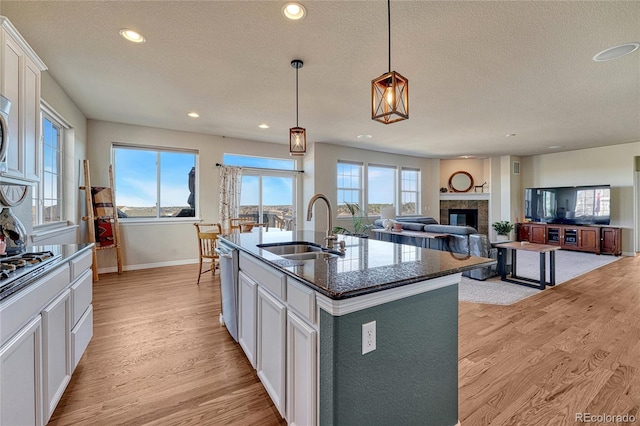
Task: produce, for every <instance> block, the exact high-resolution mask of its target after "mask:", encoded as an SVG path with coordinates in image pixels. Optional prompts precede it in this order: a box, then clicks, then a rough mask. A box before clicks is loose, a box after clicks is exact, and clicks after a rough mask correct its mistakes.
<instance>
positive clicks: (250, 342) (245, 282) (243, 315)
mask: <svg viewBox="0 0 640 426" xmlns="http://www.w3.org/2000/svg"><path fill="white" fill-rule="evenodd" d="M238 277H239V278H238V281H239V283H238V293H239V294H238V343H239V344H240V346H241V347H242V349H243V350H244V353H245V355H247V358H248V359H249V362H250V363H251V366H252V367H253V368H256V308H257V305H256V303H257V297H258V284H257V283H256V282H255V281H254V280H253V279H251V277H249V276H248V275H247V274H245V273H243V272H242V271H240V273H239V274H238Z"/></svg>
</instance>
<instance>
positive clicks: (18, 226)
mask: <svg viewBox="0 0 640 426" xmlns="http://www.w3.org/2000/svg"><path fill="white" fill-rule="evenodd" d="M0 230H1V232H2V234H3V235H4V240H5V243H6V251H7V255H9V256H12V255H14V254H20V253H22V252H23V251H24V242H25V240H26V239H27V231H26V229H25V228H24V225H23V224H22V222H20V220H19V219H18V218H17V217H16V216H15V215H14V214H13V212H12V211H11V209H10V208H8V207H5V208H4V209H2V212H0Z"/></svg>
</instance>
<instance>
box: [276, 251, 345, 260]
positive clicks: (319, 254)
mask: <svg viewBox="0 0 640 426" xmlns="http://www.w3.org/2000/svg"><path fill="white" fill-rule="evenodd" d="M338 256H339V255H337V254H335V253H329V252H326V251H309V252H306V253H293V254H281V255H280V257H284V258H285V259H289V260H322V259H331V258H332V257H338Z"/></svg>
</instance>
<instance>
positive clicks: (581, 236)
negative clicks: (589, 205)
mask: <svg viewBox="0 0 640 426" xmlns="http://www.w3.org/2000/svg"><path fill="white" fill-rule="evenodd" d="M578 248H579V249H580V250H585V251H591V252H594V253H597V254H600V228H597V227H580V228H578Z"/></svg>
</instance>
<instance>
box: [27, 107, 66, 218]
mask: <svg viewBox="0 0 640 426" xmlns="http://www.w3.org/2000/svg"><path fill="white" fill-rule="evenodd" d="M68 128H69V125H68V124H67V123H66V122H65V121H64V119H62V118H61V117H59V116H58V114H56V113H55V112H54V111H53V110H51V109H50V108H48V107H47V106H46V105H44V104H43V105H42V138H41V146H40V153H41V155H40V159H41V161H40V163H39V164H38V167H39V168H40V181H39V182H38V183H37V184H36V185H35V186H34V187H33V197H32V210H33V225H34V226H37V225H45V224H51V223H55V222H61V221H62V220H63V219H64V205H63V188H62V182H63V181H62V177H63V167H62V158H63V155H62V153H63V139H64V138H63V135H64V132H65V130H66V129H68Z"/></svg>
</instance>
